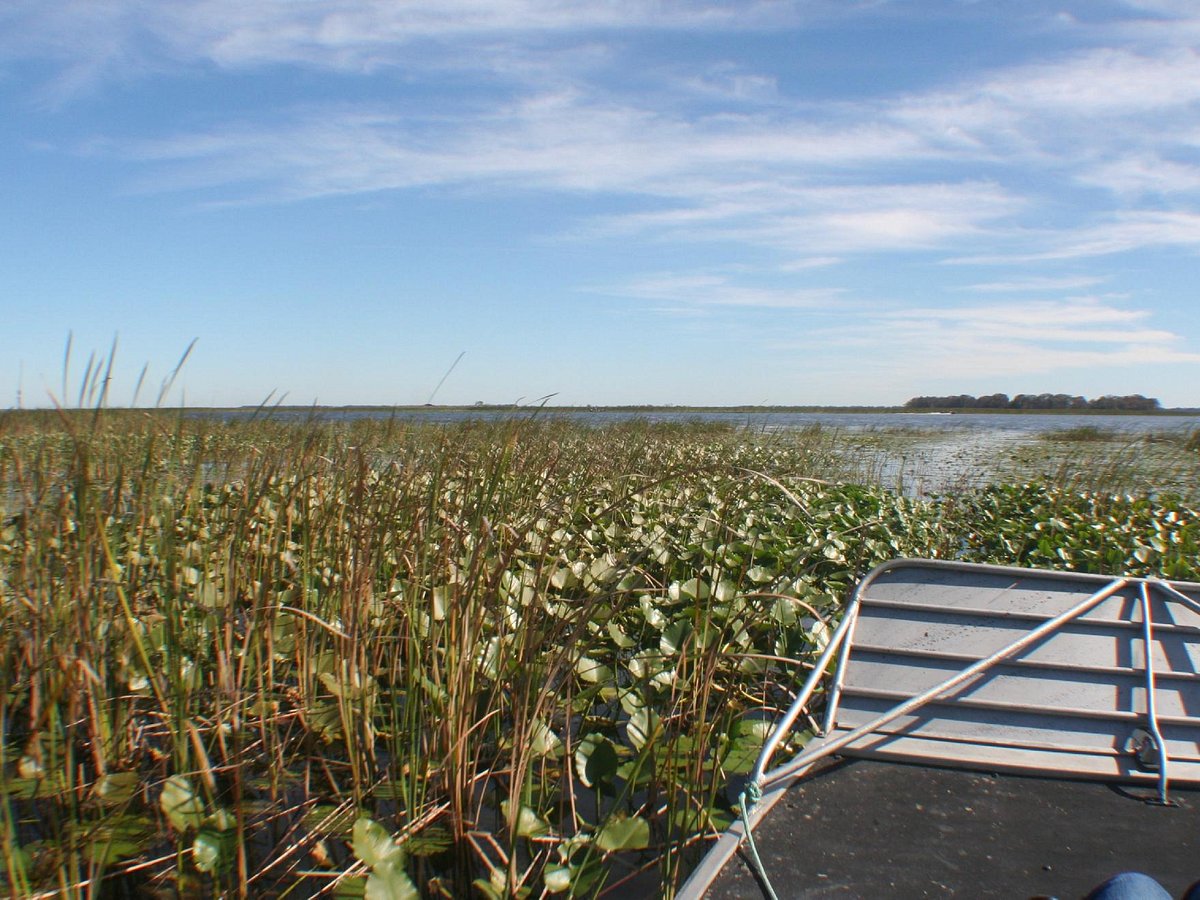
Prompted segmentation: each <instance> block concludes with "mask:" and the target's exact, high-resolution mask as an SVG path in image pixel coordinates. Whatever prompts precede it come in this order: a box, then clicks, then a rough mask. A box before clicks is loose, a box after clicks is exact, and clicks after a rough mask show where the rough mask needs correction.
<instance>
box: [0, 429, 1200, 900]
mask: <svg viewBox="0 0 1200 900" xmlns="http://www.w3.org/2000/svg"><path fill="white" fill-rule="evenodd" d="M850 446H853V445H852V444H850V443H848V442H847V441H845V440H843V438H842V437H841V436H839V435H837V434H836V433H831V432H829V431H825V430H821V429H811V430H805V431H801V432H791V433H788V432H775V433H771V434H747V433H745V432H739V431H733V430H729V429H721V428H706V427H701V426H687V427H678V426H652V425H647V424H646V423H644V422H631V423H627V424H624V425H620V426H614V427H606V428H589V427H585V426H582V425H571V424H566V423H563V422H560V421H554V420H538V419H536V418H535V419H532V420H531V419H522V420H516V419H514V420H512V421H508V422H500V423H490V424H489V423H478V422H477V423H467V424H464V425H460V426H452V427H431V426H418V425H413V424H411V423H403V422H399V421H392V422H387V421H382V422H380V421H359V422H355V423H349V424H340V425H339V424H329V423H321V422H317V421H310V422H305V423H292V424H287V423H280V422H277V421H272V420H270V419H267V418H264V419H260V420H257V421H250V422H220V421H216V420H204V419H186V418H183V417H179V416H169V415H165V414H142V413H132V412H119V411H100V412H89V413H87V414H83V413H55V414H30V413H20V414H17V413H9V414H6V415H4V416H3V417H2V418H0V503H2V508H0V616H2V618H0V690H2V691H3V693H2V696H0V815H3V817H4V827H3V830H2V832H0V855H2V857H3V866H2V867H0V882H2V883H3V886H4V887H5V889H6V890H7V891H8V892H9V893H11V894H13V895H14V896H21V897H36V896H45V897H50V896H55V897H57V896H80V897H82V896H92V895H96V894H99V893H104V894H105V895H107V896H143V895H152V894H159V895H185V896H198V897H201V896H278V897H283V896H287V897H305V896H318V895H326V894H336V895H339V896H353V895H358V896H361V895H363V894H364V893H366V894H368V895H370V896H388V897H406V896H414V897H415V896H447V897H450V896H465V895H468V894H470V893H472V892H474V893H476V894H479V895H482V896H490V897H499V896H525V895H529V894H534V895H538V894H542V893H563V894H567V895H576V896H580V895H582V896H590V895H595V894H602V893H604V892H606V891H607V892H610V893H612V894H614V895H615V894H620V895H626V894H631V893H639V892H640V893H643V894H653V895H657V894H660V893H663V892H666V893H668V894H669V893H670V892H671V891H672V889H673V887H674V886H675V885H677V884H678V883H679V882H680V880H681V878H682V877H683V875H685V874H686V871H687V870H688V868H689V866H690V865H692V864H693V862H694V860H695V859H696V858H697V856H698V855H699V853H700V852H701V850H702V845H703V843H704V841H705V839H706V837H707V836H709V835H711V834H713V833H714V832H716V831H717V830H720V829H722V828H724V827H725V826H726V825H727V824H728V822H729V821H730V817H731V811H730V808H729V806H728V801H727V799H726V797H725V794H724V790H723V788H724V785H725V783H726V781H727V779H728V778H729V777H730V776H732V775H734V774H737V773H739V772H745V771H748V770H749V768H750V766H751V764H752V762H753V759H754V756H755V754H756V753H757V750H758V748H759V746H760V745H761V743H762V741H763V739H764V736H765V732H766V725H765V723H766V721H767V720H766V719H765V718H764V717H763V712H762V711H763V710H766V711H767V712H768V713H769V712H771V711H773V710H776V709H778V708H780V707H782V706H786V704H787V702H788V701H789V699H790V690H791V686H792V685H793V684H794V682H795V679H796V676H797V674H798V673H799V671H800V670H801V669H803V668H804V667H805V666H806V665H811V659H812V658H813V655H814V652H815V651H816V650H817V649H818V648H819V647H820V645H821V643H822V641H823V640H824V638H825V635H826V634H827V631H828V627H829V625H830V623H831V620H832V619H833V618H835V617H836V615H837V614H838V610H839V604H840V602H841V599H842V597H843V596H844V593H845V591H846V590H847V589H848V587H849V586H850V585H851V584H852V582H853V581H854V579H856V578H857V577H859V576H860V575H861V574H862V573H863V572H865V571H866V570H867V569H868V568H869V567H870V566H872V565H874V564H875V563H877V562H880V561H882V560H884V559H888V558H891V557H894V556H900V555H920V556H935V557H937V556H942V557H947V556H958V557H962V558H968V559H978V560H985V559H986V560H992V561H1002V562H1023V563H1031V564H1041V565H1058V566H1063V567H1075V568H1086V569H1090V570H1100V571H1113V570H1117V569H1121V570H1127V571H1135V572H1153V573H1159V574H1163V575H1166V576H1169V577H1175V578H1187V577H1195V567H1196V565H1197V559H1198V556H1200V554H1198V553H1197V549H1198V548H1197V533H1196V531H1197V527H1198V526H1196V525H1195V524H1193V523H1195V522H1197V521H1198V520H1200V517H1198V516H1197V515H1196V512H1195V510H1194V509H1192V508H1190V507H1188V506H1187V505H1185V501H1184V500H1183V499H1180V497H1178V496H1174V495H1167V494H1164V493H1161V492H1160V493H1159V494H1156V495H1149V494H1145V493H1138V494H1118V493H1112V492H1105V491H1104V490H1089V489H1088V488H1089V486H1088V485H1086V484H1084V483H1082V482H1081V481H1080V479H1079V478H1077V477H1074V476H1072V477H1064V478H1063V479H1062V480H1060V482H1059V483H1054V482H1053V481H1041V482H1040V483H1036V484H1026V485H1021V486H993V487H989V488H985V489H983V490H980V491H970V492H966V493H963V494H959V495H953V496H948V497H945V498H942V499H919V498H914V497H907V496H904V495H903V494H902V493H901V492H898V491H895V490H891V489H889V488H887V487H882V486H879V485H878V484H875V483H873V479H874V478H875V477H876V476H877V475H878V473H879V471H880V467H879V461H878V456H877V454H876V453H875V451H872V452H871V453H868V454H860V453H852V452H848V450H847V448H848V447H850ZM859 446H861V444H860V445H859ZM1192 455H1193V456H1194V453H1193V454H1192ZM1093 471H1094V469H1093ZM798 740H803V736H801V737H800V738H799V739H798Z"/></svg>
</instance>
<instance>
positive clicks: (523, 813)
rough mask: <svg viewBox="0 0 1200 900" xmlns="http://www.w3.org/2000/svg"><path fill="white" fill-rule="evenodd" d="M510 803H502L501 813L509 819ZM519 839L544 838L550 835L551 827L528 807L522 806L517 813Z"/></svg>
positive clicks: (504, 801)
mask: <svg viewBox="0 0 1200 900" xmlns="http://www.w3.org/2000/svg"><path fill="white" fill-rule="evenodd" d="M508 810H509V802H508V801H507V800H501V801H500V811H501V812H502V813H503V814H504V816H505V817H506V818H507V817H508ZM516 828H517V837H542V836H543V835H547V834H549V833H550V825H549V824H548V823H547V822H546V820H545V819H543V818H541V817H540V816H539V815H538V814H537V813H536V812H534V811H533V810H532V809H530V808H529V807H528V806H522V807H521V808H520V810H519V811H518V812H517V822H516Z"/></svg>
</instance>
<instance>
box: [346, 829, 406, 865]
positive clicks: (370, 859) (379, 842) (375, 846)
mask: <svg viewBox="0 0 1200 900" xmlns="http://www.w3.org/2000/svg"><path fill="white" fill-rule="evenodd" d="M350 846H351V847H352V848H353V850H354V855H355V856H357V857H358V858H359V859H360V860H361V861H362V862H363V864H364V865H367V866H370V867H371V868H372V869H374V868H375V867H376V866H378V865H379V864H380V863H384V862H388V861H390V860H399V861H400V862H401V863H403V860H404V850H403V849H402V848H401V847H400V846H399V845H398V844H396V842H395V841H393V840H392V836H391V835H390V834H389V833H388V831H387V829H386V828H384V827H383V826H382V825H380V824H379V823H378V822H376V821H374V820H373V819H368V818H367V817H366V816H359V818H358V819H357V820H356V821H355V822H354V830H353V832H352V833H351V838H350Z"/></svg>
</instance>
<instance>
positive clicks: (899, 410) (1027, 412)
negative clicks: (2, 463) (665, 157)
mask: <svg viewBox="0 0 1200 900" xmlns="http://www.w3.org/2000/svg"><path fill="white" fill-rule="evenodd" d="M104 409H105V410H106V411H109V412H142V413H150V412H164V413H172V412H184V413H193V414H194V413H203V414H230V413H236V414H248V413H256V412H257V413H264V414H272V413H288V414H291V415H296V414H304V413H310V414H314V415H322V414H327V413H375V414H379V415H386V414H389V413H395V414H400V415H413V414H421V413H485V414H488V415H494V414H496V413H505V412H526V413H535V412H546V413H555V414H587V413H625V414H633V415H636V414H638V413H645V414H647V415H656V414H661V413H670V414H672V415H687V414H689V413H695V414H696V415H710V414H714V413H717V414H721V413H724V414H730V415H733V414H738V415H773V414H792V413H821V414H825V415H839V414H841V415H855V414H859V415H864V414H869V415H910V416H928V415H937V416H941V415H986V416H1079V417H1081V418H1087V417H1089V416H1152V417H1164V418H1171V417H1179V416H1196V415H1200V407H1171V408H1168V409H1154V410H1138V409H995V408H992V409H987V408H975V407H963V408H954V409H945V408H923V409H912V408H910V407H905V406H663V405H634V404H628V405H613V406H541V405H516V404H511V403H495V404H492V403H489V404H481V405H475V404H471V405H459V404H444V405H443V404H417V405H410V404H399V405H387V404H349V405H344V406H318V405H311V404H306V405H292V404H287V405H270V406H251V405H245V406H185V407H178V406H158V407H153V406H106V407H104ZM54 411H55V410H54V408H53V407H21V408H15V407H9V408H8V409H6V410H0V415H3V414H5V413H8V414H11V413H38V412H41V413H45V412H54ZM62 411H63V412H76V411H79V412H90V413H92V412H95V408H94V407H90V406H84V407H69V408H66V409H64V410H62Z"/></svg>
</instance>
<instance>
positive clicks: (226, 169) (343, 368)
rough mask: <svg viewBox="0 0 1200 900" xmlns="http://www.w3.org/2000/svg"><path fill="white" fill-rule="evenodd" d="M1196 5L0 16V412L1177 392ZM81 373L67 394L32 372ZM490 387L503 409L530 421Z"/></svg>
mask: <svg viewBox="0 0 1200 900" xmlns="http://www.w3.org/2000/svg"><path fill="white" fill-rule="evenodd" d="M1198 44H1200V6H1198V5H1197V4H1196V3H1195V2H1194V0H1125V2H1105V0H1087V2H1065V3H1057V4H1055V3H1053V2H1047V0H992V2H964V0H909V2H901V0H894V2H888V0H877V2H861V3H856V2H848V0H839V2H835V0H808V2H805V0H692V2H674V0H593V2H589V3H569V2H565V0H490V2H489V0H436V2H434V0H406V2H403V3H401V2H395V0H386V2H385V0H329V2H320V0H174V2H169V3H168V2H162V0H5V3H4V4H3V6H0V123H3V124H2V125H0V167H2V171H3V172H4V173H5V177H4V178H3V179H2V180H0V210H2V216H0V315H2V318H3V321H4V327H3V328H2V329H0V408H2V407H7V406H13V405H16V403H17V399H18V396H19V397H20V399H21V402H22V403H23V404H24V405H26V406H38V405H47V404H49V403H51V402H53V400H52V397H58V398H59V399H65V400H67V401H68V402H70V401H72V400H74V399H75V394H76V393H77V391H78V387H79V378H80V377H81V375H82V371H83V369H84V366H85V363H86V359H87V357H88V354H89V353H91V352H93V351H95V352H96V353H98V354H106V353H107V352H108V350H109V347H110V346H111V344H112V342H113V340H114V337H116V338H117V340H118V350H117V357H116V366H115V369H114V378H113V382H112V388H111V402H113V403H114V404H118V405H125V404H127V403H129V402H131V401H132V400H133V391H134V384H135V382H136V380H137V378H138V374H139V373H140V372H141V370H142V368H143V365H145V366H147V367H148V377H147V383H148V384H149V385H150V388H148V389H143V392H142V394H141V395H140V397H139V402H143V403H144V402H152V401H153V400H154V394H155V393H156V390H155V388H156V387H157V385H158V384H159V383H160V382H161V380H162V379H163V378H164V377H166V375H167V374H168V373H169V372H170V370H171V369H172V367H173V366H174V365H175V362H176V361H177V360H178V358H179V356H180V354H181V353H182V352H183V351H184V349H185V348H186V347H187V346H188V345H189V344H190V343H191V342H192V341H193V340H195V342H196V343H195V348H194V350H193V352H192V354H191V356H190V358H189V359H188V361H187V363H186V365H185V366H184V369H183V371H182V374H181V375H180V377H179V379H178V380H177V381H176V382H175V387H174V389H173V391H172V393H171V395H170V398H169V400H170V402H172V403H175V402H184V403H187V404H188V405H195V406H200V405H240V404H252V403H258V402H262V401H264V400H266V399H267V398H268V397H271V398H274V399H278V398H280V397H285V398H286V401H287V402H289V403H297V404H309V403H321V404H351V403H364V404H393V403H395V404H409V403H424V402H426V401H427V400H429V399H430V397H431V395H434V391H435V388H436V387H437V385H438V382H439V381H440V380H441V379H442V376H443V375H444V374H445V373H446V371H447V369H449V368H450V366H451V364H453V363H454V361H455V360H456V359H457V358H458V357H459V356H460V354H462V358H461V360H460V361H459V363H458V365H457V366H455V367H454V370H453V372H451V373H450V376H449V377H448V378H447V379H446V380H445V383H444V384H443V385H442V387H441V388H440V390H438V391H437V392H436V395H434V396H433V399H434V400H435V401H436V402H438V403H473V402H475V401H479V400H482V401H485V402H488V403H511V402H515V401H518V400H521V401H522V402H530V401H532V400H534V399H536V398H538V397H542V396H544V395H548V394H555V395H556V396H555V398H554V402H555V403H562V404H570V405H574V404H589V403H592V404H603V403H677V404H717V405H724V404H743V403H745V404H757V403H765V404H824V403H830V404H893V403H903V402H904V401H905V400H907V399H908V398H909V397H911V396H914V395H917V394H943V393H972V394H984V393H992V392H997V391H1002V392H1007V393H1010V394H1015V393H1020V392H1034V393H1040V392H1043V391H1050V392H1065V393H1070V394H1083V395H1085V396H1088V397H1096V396H1100V395H1102V394H1109V393H1117V394H1128V393H1142V394H1146V395H1148V396H1155V397H1158V398H1160V399H1161V401H1162V402H1163V403H1164V405H1168V406H1200V315H1198V312H1200V309H1198V304H1197V293H1196V292H1197V284H1198V282H1200V279H1198V276H1200V266H1198V264H1197V263H1198V256H1197V254H1198V251H1200V54H1198V52H1197V46H1198ZM69 334H70V335H72V350H73V353H72V355H73V357H74V359H73V362H72V364H71V369H70V371H69V372H68V373H67V386H66V390H65V392H64V388H63V374H64V373H63V356H64V347H65V345H66V343H67V337H68V335H69ZM522 398H523V399H522Z"/></svg>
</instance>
